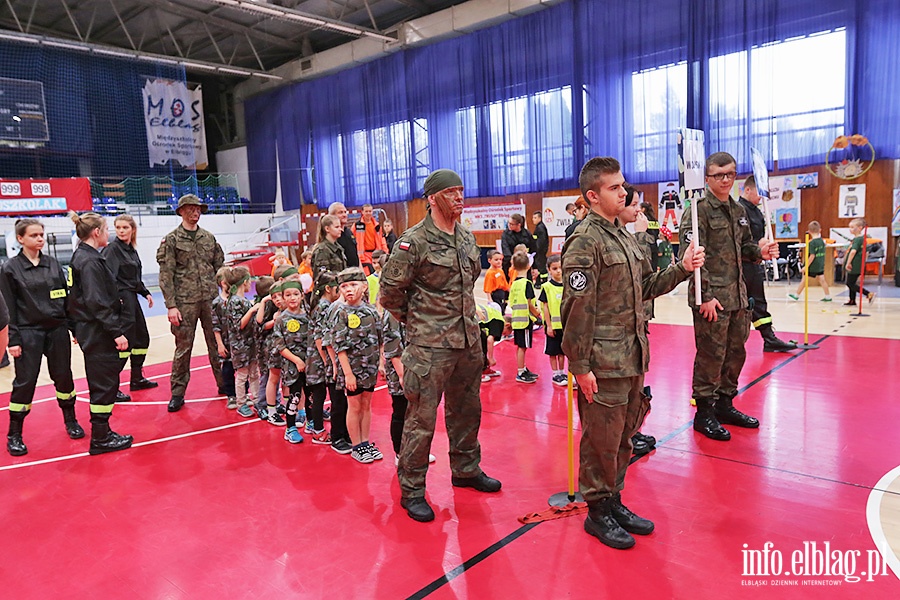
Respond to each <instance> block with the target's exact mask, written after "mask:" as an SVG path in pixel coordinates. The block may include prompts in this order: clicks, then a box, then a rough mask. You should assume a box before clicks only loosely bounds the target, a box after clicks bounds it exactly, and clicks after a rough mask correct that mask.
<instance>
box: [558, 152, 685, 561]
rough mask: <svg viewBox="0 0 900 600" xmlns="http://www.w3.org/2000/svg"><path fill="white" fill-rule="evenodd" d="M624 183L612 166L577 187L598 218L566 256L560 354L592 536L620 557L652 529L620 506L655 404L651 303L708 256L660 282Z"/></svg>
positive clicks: (609, 161) (604, 161)
mask: <svg viewBox="0 0 900 600" xmlns="http://www.w3.org/2000/svg"><path fill="white" fill-rule="evenodd" d="M624 183H625V178H624V177H623V176H622V173H621V169H620V167H619V162H618V161H617V160H616V159H614V158H609V157H604V158H592V159H591V160H589V161H588V162H587V163H586V164H585V166H584V168H583V169H582V170H581V175H580V176H579V184H580V186H581V192H582V194H583V195H584V198H585V200H587V201H588V202H589V203H590V207H591V210H590V212H589V213H588V215H587V217H585V219H584V220H583V221H582V222H581V223H579V225H578V226H577V227H576V228H575V231H574V232H573V234H572V236H571V237H570V238H569V239H568V240H566V244H565V246H564V247H563V251H562V270H563V286H564V287H563V297H562V306H561V309H560V314H561V317H562V325H563V339H562V349H563V351H564V352H565V354H566V356H567V357H568V358H569V370H570V371H571V372H572V374H573V375H575V378H576V380H577V381H578V413H579V416H580V419H581V428H582V434H581V450H580V468H579V485H580V487H581V493H582V495H583V496H584V499H585V501H586V502H587V504H588V509H589V513H588V517H587V519H585V522H584V529H585V531H586V532H587V533H588V534H590V535H593V536H594V537H596V538H598V539H599V540H600V541H601V542H603V543H604V544H606V545H607V546H610V547H612V548H619V549H624V548H630V547H632V546H634V543H635V542H634V538H633V537H631V535H630V534H631V533H635V534H640V535H647V534H649V533H651V532H652V531H653V529H654V525H653V522H652V521H650V520H648V519H644V518H641V517H639V516H637V515H636V514H634V513H633V512H631V511H630V510H629V509H628V508H627V507H626V506H625V505H624V504H622V498H621V492H622V489H623V488H624V486H625V473H626V470H627V469H628V464H629V461H630V460H631V450H632V447H631V436H632V435H633V434H634V433H635V432H636V431H637V430H638V428H639V427H640V425H641V422H642V421H643V418H644V415H645V414H646V412H647V408H648V405H649V402H648V400H647V398H646V397H645V396H644V394H643V388H644V373H645V372H646V371H647V368H648V366H649V362H650V353H649V345H648V341H647V328H646V326H645V321H646V314H645V312H644V305H643V303H644V301H645V300H649V299H650V298H653V297H655V296H658V295H660V294H664V293H666V292H668V291H670V290H672V289H673V288H675V286H676V285H678V284H679V283H680V282H682V281H684V280H685V279H686V278H687V277H688V276H689V273H690V271H691V270H693V269H694V268H697V267H698V266H699V265H702V264H703V252H702V248H701V249H698V250H697V251H695V250H694V249H693V248H691V249H689V250H688V251H687V252H686V254H685V259H684V262H683V263H682V264H679V265H677V266H674V267H671V268H669V269H666V270H665V271H661V272H656V270H655V269H653V268H652V267H651V266H650V262H649V261H648V260H647V259H646V257H645V256H644V251H643V250H642V249H641V248H640V245H639V244H638V242H637V241H636V240H635V239H634V237H633V236H632V235H631V234H630V233H628V232H627V231H626V230H625V228H624V227H623V226H621V225H620V223H619V221H618V219H617V216H618V215H619V213H621V212H622V210H624V208H625V198H626V190H625V187H624V185H623V184H624Z"/></svg>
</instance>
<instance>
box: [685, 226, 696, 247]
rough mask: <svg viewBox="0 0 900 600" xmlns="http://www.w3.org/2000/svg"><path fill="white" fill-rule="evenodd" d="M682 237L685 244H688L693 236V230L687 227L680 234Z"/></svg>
mask: <svg viewBox="0 0 900 600" xmlns="http://www.w3.org/2000/svg"><path fill="white" fill-rule="evenodd" d="M682 237H683V238H684V243H685V244H690V243H691V238H692V237H694V230H693V229H691V228H688V229H687V231H685V232H684V234H682Z"/></svg>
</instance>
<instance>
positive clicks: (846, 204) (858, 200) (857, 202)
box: [838, 183, 866, 219]
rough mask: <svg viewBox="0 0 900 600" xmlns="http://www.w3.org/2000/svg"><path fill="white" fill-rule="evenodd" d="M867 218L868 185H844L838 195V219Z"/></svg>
mask: <svg viewBox="0 0 900 600" xmlns="http://www.w3.org/2000/svg"><path fill="white" fill-rule="evenodd" d="M864 216H866V184H864V183H857V184H854V185H842V186H841V191H840V193H839V195H838V217H839V218H841V219H853V218H856V217H864Z"/></svg>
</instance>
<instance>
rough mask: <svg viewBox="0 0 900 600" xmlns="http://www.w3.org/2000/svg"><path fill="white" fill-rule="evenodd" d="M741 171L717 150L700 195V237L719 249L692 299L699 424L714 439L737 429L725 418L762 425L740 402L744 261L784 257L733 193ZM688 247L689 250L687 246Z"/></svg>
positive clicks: (685, 224)
mask: <svg viewBox="0 0 900 600" xmlns="http://www.w3.org/2000/svg"><path fill="white" fill-rule="evenodd" d="M736 176H737V166H736V164H735V160H734V157H732V156H731V155H730V154H728V153H727V152H716V153H715V154H712V155H711V156H710V157H709V158H708V159H707V160H706V185H707V192H706V196H704V197H703V198H701V199H700V200H698V201H697V220H698V223H697V226H698V229H697V231H698V233H699V235H700V242H701V243H702V244H703V245H704V246H706V247H707V248H713V249H714V250H715V251H714V252H712V253H711V254H710V259H709V261H707V262H706V265H705V266H704V267H703V268H702V269H701V270H700V288H701V301H702V302H701V304H700V306H697V305H696V303H695V297H694V280H693V278H692V279H691V283H690V288H689V290H688V305H689V306H690V307H691V308H692V309H693V313H694V342H695V345H696V347H697V354H696V355H695V357H694V378H693V394H694V400H695V401H696V402H697V414H696V415H695V417H694V430H695V431H699V432H700V433H702V434H703V435H705V436H706V437H708V438H710V439H714V440H720V441H728V440H730V439H731V433H729V432H728V430H727V429H725V428H724V427H722V423H725V424H727V425H736V426H738V427H749V428H755V427H759V421H758V420H756V419H754V418H753V417H750V416H748V415H745V414H744V413H742V412H741V411H739V410H738V409H736V408H735V407H734V397H735V396H737V390H738V387H737V386H738V376H740V374H741V369H742V368H743V366H744V360H745V359H746V358H747V351H746V349H745V348H744V344H745V343H746V342H747V338H748V337H749V336H750V311H749V310H748V302H747V288H746V286H745V284H744V277H743V271H742V268H741V264H742V262H743V261H750V262H759V261H760V260H762V259H769V258H778V244H776V243H775V242H771V243H769V242H767V241H765V238H763V239H762V240H761V241H760V242H759V244H757V243H756V242H754V241H753V238H752V236H751V234H750V223H749V221H748V220H747V215H746V213H745V212H744V207H743V206H741V205H740V204H739V203H737V202H735V201H734V200H732V199H731V196H730V194H731V187H732V185H733V184H734V178H735V177H736ZM691 227H692V219H691V211H690V210H685V211H684V217H683V218H682V221H681V239H682V241H683V242H684V243H682V247H686V246H687V242H690V241H691V235H692V229H691ZM682 252H683V251H682Z"/></svg>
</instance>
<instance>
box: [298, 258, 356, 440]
mask: <svg viewBox="0 0 900 600" xmlns="http://www.w3.org/2000/svg"><path fill="white" fill-rule="evenodd" d="M339 297H340V292H338V286H337V276H336V275H335V274H334V273H332V272H331V271H323V272H321V273H319V277H318V278H317V279H316V286H315V288H314V289H313V292H312V297H311V299H310V301H311V305H312V309H311V310H310V313H309V331H308V334H307V336H306V386H307V387H306V391H307V394H308V395H309V396H310V397H311V399H312V411H307V413H306V418H307V423H309V424H312V443H313V444H323V445H324V444H331V443H332V441H333V440H332V438H331V435H330V434H329V433H328V432H327V431H326V430H325V418H324V407H325V395H326V392H327V386H328V385H329V384H331V385H332V386H333V385H334V378H333V377H332V375H333V370H332V368H331V359H330V358H329V357H328V353H327V352H326V351H325V348H324V347H323V346H322V336H323V333H322V326H323V324H324V323H325V314H326V313H327V312H328V307H329V306H330V305H331V303H332V302H334V301H335V300H337V299H338V298H339ZM333 401H334V395H333V394H332V402H333ZM348 446H349V444H348Z"/></svg>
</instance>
